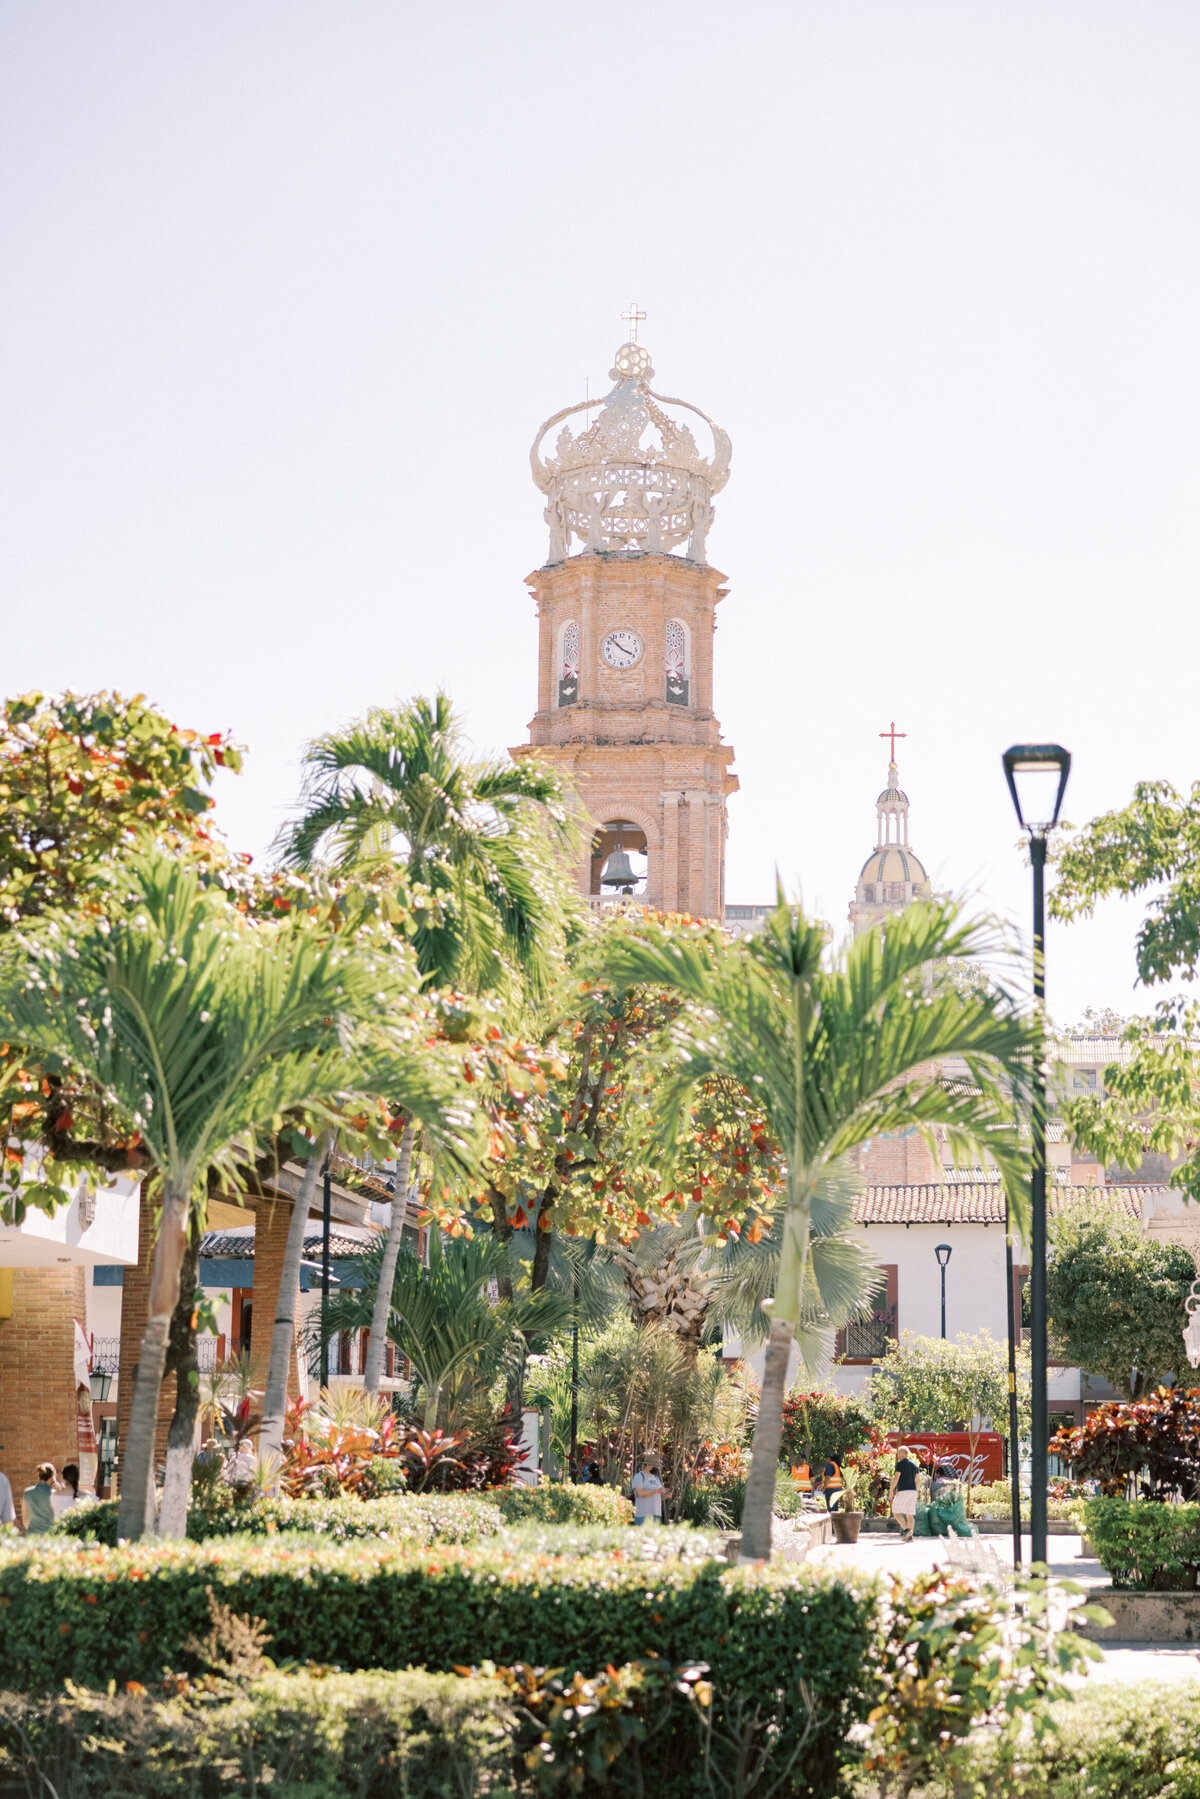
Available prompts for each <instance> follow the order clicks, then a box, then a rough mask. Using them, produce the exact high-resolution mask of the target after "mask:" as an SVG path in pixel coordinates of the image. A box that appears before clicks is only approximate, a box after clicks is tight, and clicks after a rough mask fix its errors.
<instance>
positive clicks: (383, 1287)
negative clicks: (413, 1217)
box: [363, 1124, 413, 1393]
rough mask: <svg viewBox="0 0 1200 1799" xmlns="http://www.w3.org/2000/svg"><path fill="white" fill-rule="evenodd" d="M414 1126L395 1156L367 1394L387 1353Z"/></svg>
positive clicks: (369, 1350) (378, 1377) (373, 1319)
mask: <svg viewBox="0 0 1200 1799" xmlns="http://www.w3.org/2000/svg"><path fill="white" fill-rule="evenodd" d="M412 1152H413V1127H412V1125H411V1124H406V1125H405V1127H404V1135H403V1136H402V1137H401V1139H400V1154H399V1155H398V1156H397V1158H396V1186H395V1190H394V1192H393V1193H392V1217H391V1223H390V1224H389V1225H388V1234H387V1242H386V1243H385V1244H384V1246H383V1261H382V1262H381V1263H380V1265H379V1285H378V1287H376V1289H375V1306H374V1310H373V1311H372V1313H371V1335H370V1337H369V1338H368V1340H367V1366H366V1371H365V1373H364V1374H363V1385H364V1387H365V1388H366V1389H367V1392H368V1393H378V1391H379V1383H380V1381H381V1380H382V1379H383V1369H384V1360H383V1358H384V1356H385V1354H386V1353H387V1340H388V1320H389V1318H390V1317H391V1315H392V1283H393V1281H394V1280H395V1278H396V1263H397V1261H398V1260H399V1257H400V1244H401V1240H402V1238H403V1236H404V1219H405V1216H406V1214H407V1212H408V1177H409V1173H410V1170H411V1169H412Z"/></svg>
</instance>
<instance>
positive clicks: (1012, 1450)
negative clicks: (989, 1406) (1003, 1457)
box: [1004, 1193, 1021, 1573]
mask: <svg viewBox="0 0 1200 1799" xmlns="http://www.w3.org/2000/svg"><path fill="white" fill-rule="evenodd" d="M1012 1249H1013V1245H1012V1207H1011V1206H1010V1205H1009V1203H1008V1195H1007V1193H1006V1194H1005V1195H1004V1272H1005V1275H1006V1276H1007V1279H1008V1481H1009V1486H1010V1488H1011V1489H1012V1528H1013V1567H1014V1568H1015V1569H1016V1570H1017V1572H1018V1573H1019V1572H1020V1568H1021V1437H1020V1431H1019V1429H1018V1426H1017V1293H1016V1287H1015V1285H1014V1282H1013V1253H1012Z"/></svg>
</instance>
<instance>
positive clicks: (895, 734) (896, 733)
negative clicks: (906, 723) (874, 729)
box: [879, 719, 908, 762]
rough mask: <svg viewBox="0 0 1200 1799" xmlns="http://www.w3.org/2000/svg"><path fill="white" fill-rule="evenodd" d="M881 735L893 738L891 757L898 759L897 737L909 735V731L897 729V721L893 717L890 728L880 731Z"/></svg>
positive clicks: (893, 759)
mask: <svg viewBox="0 0 1200 1799" xmlns="http://www.w3.org/2000/svg"><path fill="white" fill-rule="evenodd" d="M879 735H880V736H881V737H890V738H891V740H892V757H891V759H892V761H893V762H894V761H895V760H896V739H897V737H907V736H908V732H907V731H898V730H897V729H896V721H895V719H893V720H892V722H891V725H890V727H889V728H888V730H886V731H881V732H880V733H879Z"/></svg>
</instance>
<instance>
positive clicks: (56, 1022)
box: [0, 851, 465, 1538]
mask: <svg viewBox="0 0 1200 1799" xmlns="http://www.w3.org/2000/svg"><path fill="white" fill-rule="evenodd" d="M118 899H119V904H118V903H114V904H112V905H110V907H109V909H108V912H107V915H100V916H98V917H94V918H88V917H84V918H83V919H81V920H79V921H78V922H77V923H75V924H74V925H73V926H68V925H66V924H60V923H59V922H58V921H57V920H54V919H52V920H51V921H50V922H49V924H48V925H47V926H46V927H44V928H39V927H37V926H34V927H30V928H28V929H25V930H22V931H19V932H15V933H13V934H12V936H11V937H10V938H9V939H8V941H7V944H6V947H5V953H4V956H3V960H2V962H0V1035H2V1036H3V1037H4V1038H5V1039H7V1041H9V1042H10V1043H13V1044H16V1045H19V1046H20V1047H21V1048H22V1050H24V1051H26V1052H28V1053H31V1054H35V1055H38V1056H40V1057H42V1058H43V1059H45V1058H46V1057H60V1058H61V1059H62V1060H63V1062H65V1063H67V1064H68V1065H69V1066H71V1067H72V1068H73V1069H75V1070H76V1071H78V1072H79V1073H80V1074H81V1075H82V1076H83V1077H84V1078H85V1079H86V1080H87V1081H88V1082H89V1083H91V1084H92V1085H93V1086H94V1087H95V1088H96V1090H98V1091H99V1092H100V1093H101V1094H103V1095H104V1097H105V1102H106V1104H108V1105H109V1106H111V1107H112V1109H113V1110H114V1112H116V1113H117V1114H118V1115H119V1116H120V1117H121V1119H122V1121H123V1123H124V1125H125V1128H126V1129H127V1130H128V1131H129V1132H131V1133H133V1132H136V1134H137V1137H138V1141H139V1147H140V1148H141V1150H142V1152H143V1155H144V1157H145V1160H146V1163H147V1165H148V1167H149V1168H150V1169H151V1170H152V1171H153V1173H154V1175H155V1176H156V1177H157V1179H158V1181H159V1182H160V1183H161V1222H160V1226H159V1232H158V1239H157V1243H156V1246H155V1252H154V1264H153V1272H152V1277H151V1289H150V1299H149V1319H148V1322H147V1325H146V1331H145V1336H144V1339H143V1347H142V1355H141V1359H140V1361H139V1365H138V1384H137V1390H136V1394H135V1399H134V1405H133V1409H132V1412H131V1416H130V1425H129V1432H128V1440H127V1443H126V1445H125V1451H124V1455H123V1481H122V1507H123V1513H122V1532H123V1534H124V1535H125V1536H127V1537H130V1538H133V1537H137V1536H140V1535H141V1534H142V1531H143V1530H144V1528H145V1526H146V1521H147V1508H148V1504H149V1499H150V1491H151V1488H150V1482H151V1475H152V1468H153V1459H152V1458H153V1438H154V1420H155V1416H156V1412H157V1405H158V1393H159V1389H160V1387H161V1384H162V1376H163V1369H164V1366H165V1360H166V1351H167V1334H168V1330H169V1327H170V1322H171V1316H172V1313H173V1312H174V1310H175V1307H176V1304H177V1302H178V1301H179V1298H180V1272H181V1267H182V1263H183V1257H184V1252H185V1248H186V1243H187V1236H188V1229H189V1223H190V1220H191V1216H192V1211H193V1207H196V1206H199V1207H201V1208H202V1207H203V1204H204V1200H205V1197H206V1194H207V1190H208V1184H209V1180H210V1177H211V1178H214V1179H216V1180H219V1181H220V1182H221V1184H222V1185H223V1186H224V1187H226V1188H227V1189H232V1190H234V1191H236V1190H237V1189H238V1188H239V1187H240V1185H241V1184H242V1180H243V1178H244V1170H245V1168H246V1165H247V1163H248V1162H249V1161H251V1160H252V1158H253V1155H254V1152H255V1149H256V1147H257V1145H258V1143H259V1141H260V1140H261V1139H262V1137H264V1136H265V1135H266V1134H268V1133H271V1132H274V1131H277V1130H278V1129H279V1127H280V1125H281V1123H282V1121H283V1119H284V1118H285V1116H287V1115H288V1114H295V1113H296V1112H300V1113H302V1114H303V1115H306V1116H309V1117H311V1118H313V1119H320V1120H331V1119H336V1118H339V1117H340V1116H342V1114H343V1113H344V1111H345V1109H346V1108H347V1106H348V1105H349V1106H350V1107H351V1109H356V1108H357V1107H358V1106H362V1107H370V1108H371V1109H372V1110H374V1109H376V1108H377V1105H378V1097H377V1096H378V1095H379V1094H380V1093H382V1092H391V1093H392V1094H393V1095H396V1096H397V1097H401V1098H402V1099H403V1100H404V1102H405V1103H406V1109H407V1110H408V1111H410V1112H415V1113H418V1114H420V1115H421V1116H422V1117H423V1118H424V1119H425V1120H426V1123H427V1128H429V1129H432V1130H434V1131H436V1132H438V1133H439V1134H441V1133H442V1125H443V1119H444V1118H445V1116H446V1115H447V1112H448V1110H450V1111H452V1110H453V1107H452V1106H451V1104H450V1102H451V1098H452V1096H451V1094H450V1093H449V1092H448V1090H447V1089H446V1087H445V1085H444V1083H440V1082H439V1079H438V1075H437V1070H436V1066H435V1065H434V1064H433V1063H432V1061H431V1059H430V1057H429V1056H428V1055H427V1054H425V1053H423V1051H422V1046H421V1044H420V1042H419V1040H418V1039H417V1038H416V1035H415V1031H414V1027H413V1003H412V1002H413V992H414V987H413V975H412V972H411V967H410V964H409V963H408V962H407V961H406V959H405V955H404V952H403V948H402V945H401V944H400V943H399V942H398V940H397V939H395V938H394V937H392V936H391V935H386V934H384V935H380V937H379V938H378V940H377V942H376V943H375V945H374V946H373V947H372V948H370V949H369V948H368V946H367V944H366V942H364V941H363V939H362V937H361V935H360V937H359V938H358V939H357V940H356V942H355V946H354V951H353V953H352V952H351V951H350V950H349V949H348V948H347V947H344V946H343V945H341V944H340V943H338V942H337V940H336V939H331V938H328V937H324V936H317V935H316V934H315V933H313V932H311V931H308V930H306V929H305V928H304V927H303V925H302V924H301V923H299V922H296V921H293V920H291V919H285V920H284V921H282V922H281V923H280V924H278V925H263V924H252V923H250V922H249V921H246V920H244V919H243V918H242V917H241V916H240V915H239V914H238V913H237V912H236V911H235V910H234V909H232V908H231V907H230V906H229V905H228V903H227V901H226V899H225V897H224V895H223V894H222V893H221V892H220V890H219V889H213V890H207V889H205V888H203V887H202V886H201V884H200V881H199V879H198V876H197V874H196V872H195V871H194V869H192V868H191V867H190V866H189V865H188V864H186V863H181V862H179V861H177V860H175V859H174V858H172V857H169V856H167V855H166V854H165V853H163V852H157V851H156V852H153V853H150V854H148V855H147V856H145V857H143V858H141V859H138V860H135V861H133V862H131V863H130V865H129V867H128V869H127V871H126V873H125V877H124V881H123V885H122V889H121V892H120V894H119V896H118ZM455 1116H456V1117H457V1119H458V1122H459V1123H460V1124H461V1123H465V1117H464V1114H463V1113H462V1112H461V1111H459V1112H458V1113H456V1114H455ZM366 1122H367V1120H366V1118H365V1115H364V1125H365V1124H366ZM179 1528H180V1529H182V1519H181V1520H180V1521H179Z"/></svg>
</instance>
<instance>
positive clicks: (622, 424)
mask: <svg viewBox="0 0 1200 1799" xmlns="http://www.w3.org/2000/svg"><path fill="white" fill-rule="evenodd" d="M609 373H610V375H611V376H612V378H613V380H614V381H615V382H616V386H615V387H614V388H613V390H612V392H611V393H610V394H609V395H608V397H607V399H605V400H604V401H602V402H601V401H596V400H592V401H587V400H581V401H580V403H579V405H578V406H567V407H566V408H564V410H563V411H562V412H556V413H555V414H554V417H553V418H550V419H547V420H546V423H545V424H544V425H543V426H542V428H541V430H540V431H539V432H538V434H537V436H536V437H535V438H534V440H533V448H532V449H531V450H530V452H529V462H530V466H531V468H532V470H533V478H534V481H535V482H536V483H537V485H538V487H540V488H541V490H542V492H543V493H544V494H545V496H546V501H547V504H546V511H545V514H544V516H545V520H546V523H547V524H548V525H549V527H550V553H549V555H548V556H547V558H546V560H547V562H562V561H563V559H564V558H565V557H566V556H568V555H569V554H570V549H571V539H572V537H577V538H578V539H579V541H580V543H582V545H583V547H584V549H585V550H593V551H595V550H602V551H603V550H625V551H656V550H657V551H664V550H671V549H674V547H675V546H676V544H680V543H683V542H684V540H685V539H686V541H687V555H688V557H689V559H690V560H691V561H692V562H703V561H704V560H705V540H706V538H707V536H708V530H709V526H710V525H711V524H712V521H713V505H712V502H713V497H714V495H716V494H719V493H720V491H721V489H722V488H723V487H724V485H725V483H726V481H728V479H729V459H730V455H731V453H732V445H731V444H730V441H729V438H728V436H727V435H726V433H725V432H724V431H722V430H721V428H720V427H719V426H718V425H714V424H713V422H712V420H711V419H710V418H709V416H708V414H707V413H704V412H701V411H700V408H699V407H698V406H693V405H692V404H691V403H690V402H689V401H687V400H668V399H665V398H664V397H663V396H662V395H661V394H656V393H652V392H651V390H650V387H649V383H650V382H651V381H652V380H653V379H654V369H653V367H652V366H651V362H650V352H649V351H648V350H647V349H646V347H645V345H644V344H636V343H628V344H622V345H621V348H620V349H619V350H618V351H617V355H616V361H615V363H614V366H613V367H612V368H611V369H610V370H609ZM595 405H600V406H601V412H600V416H599V418H598V419H597V420H596V422H595V424H594V425H592V426H591V427H590V428H589V429H588V430H586V431H584V432H583V433H582V435H581V436H579V437H572V435H571V432H570V430H569V428H568V427H567V426H566V425H563V428H562V430H561V431H560V432H559V434H558V437H557V438H556V440H555V444H554V449H555V455H554V456H553V457H552V458H551V460H550V461H548V462H543V461H542V460H541V457H540V456H539V454H538V450H539V448H540V446H541V442H542V439H543V438H544V437H545V435H546V433H547V431H551V430H553V428H554V426H555V425H557V424H560V423H561V422H562V420H563V419H568V418H570V417H571V416H572V415H573V414H574V413H576V412H583V411H584V410H585V408H589V407H591V406H595ZM664 406H683V407H685V408H686V409H687V411H688V412H694V413H695V414H696V416H697V418H702V419H703V420H704V423H705V424H706V425H707V426H708V428H709V430H710V431H711V432H712V437H713V453H712V456H711V458H708V459H706V458H705V457H703V456H702V455H701V454H700V449H699V446H698V445H697V443H696V439H695V438H694V437H693V435H692V433H691V432H690V431H689V429H688V427H687V426H686V425H683V424H676V423H675V421H674V420H673V419H671V418H668V417H667V414H666V413H665V412H664V411H663V410H662V408H663V407H664ZM650 427H653V428H654V429H656V430H657V432H658V439H659V440H658V442H657V443H656V442H655V441H654V439H653V438H651V440H650V441H649V442H648V443H646V444H643V442H642V437H643V435H644V433H645V432H646V431H647V430H648V429H649V428H650Z"/></svg>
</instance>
